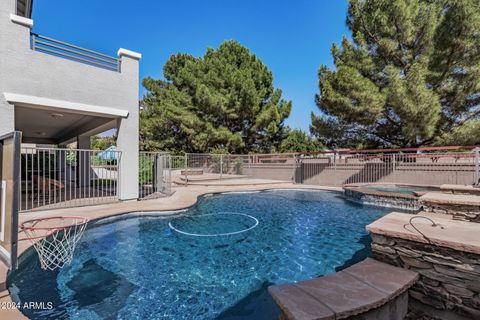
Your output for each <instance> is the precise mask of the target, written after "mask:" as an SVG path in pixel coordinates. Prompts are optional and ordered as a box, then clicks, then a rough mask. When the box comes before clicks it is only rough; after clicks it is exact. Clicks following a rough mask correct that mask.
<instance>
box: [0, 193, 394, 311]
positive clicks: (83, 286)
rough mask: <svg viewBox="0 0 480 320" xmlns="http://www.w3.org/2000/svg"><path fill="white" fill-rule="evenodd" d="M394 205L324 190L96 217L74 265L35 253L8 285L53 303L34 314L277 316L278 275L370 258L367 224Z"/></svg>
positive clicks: (213, 199)
mask: <svg viewBox="0 0 480 320" xmlns="http://www.w3.org/2000/svg"><path fill="white" fill-rule="evenodd" d="M385 213H386V211H385V210H384V209H381V208H374V207H367V206H365V207H363V206H361V205H357V204H353V203H349V202H346V201H345V200H343V199H342V198H341V196H339V195H337V194H335V193H329V192H320V191H297V190H271V191H264V192H259V193H246V194H233V193H231V194H222V195H214V196H207V197H202V198H201V199H200V200H199V202H198V204H197V205H196V206H194V207H192V208H191V209H189V210H187V211H184V212H180V213H177V214H174V215H171V216H160V215H158V214H155V213H149V214H146V215H145V214H128V215H123V216H122V217H121V218H116V219H112V218H109V219H105V220H101V221H99V222H96V223H91V225H90V228H89V229H87V231H86V232H85V234H84V236H83V237H82V239H81V240H80V242H79V244H78V247H77V249H76V251H75V257H74V259H73V262H72V264H71V265H70V266H66V267H64V268H63V269H61V270H59V271H58V270H57V271H54V272H48V271H43V270H41V269H40V265H39V262H38V258H37V256H36V254H31V255H27V257H26V258H24V259H23V261H22V263H21V264H20V267H19V269H18V270H17V271H16V272H14V273H13V274H11V275H10V277H9V283H8V286H9V290H10V293H11V295H12V297H13V299H14V301H16V302H20V303H24V302H31V301H35V302H45V305H47V303H48V302H50V303H52V304H53V308H52V309H48V308H44V309H35V308H31V309H28V308H24V309H22V312H23V313H24V314H25V315H26V316H28V317H29V318H31V319H256V320H257V319H276V318H278V316H279V314H280V311H279V309H278V307H277V306H276V305H275V303H274V301H273V300H272V298H271V297H270V296H269V294H268V292H267V287H268V286H269V285H272V284H281V283H287V282H293V281H300V280H306V279H310V278H313V277H317V276H322V275H326V274H330V273H333V272H335V271H337V270H340V269H342V268H345V267H347V266H349V265H351V264H353V263H355V262H358V261H360V260H363V259H364V258H365V257H366V256H368V255H369V254H370V252H369V246H370V238H369V237H368V235H367V233H366V231H365V225H367V224H368V223H370V222H372V221H374V220H376V219H378V218H379V217H381V216H382V215H384V214H385ZM257 222H258V223H257Z"/></svg>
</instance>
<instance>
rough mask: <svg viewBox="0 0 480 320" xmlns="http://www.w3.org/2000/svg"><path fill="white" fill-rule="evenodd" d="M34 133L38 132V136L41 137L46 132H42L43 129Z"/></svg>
mask: <svg viewBox="0 0 480 320" xmlns="http://www.w3.org/2000/svg"><path fill="white" fill-rule="evenodd" d="M35 133H36V134H38V135H39V136H42V137H43V136H46V135H47V133H46V132H43V131H37V132H35Z"/></svg>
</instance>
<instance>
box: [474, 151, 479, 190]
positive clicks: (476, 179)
mask: <svg viewBox="0 0 480 320" xmlns="http://www.w3.org/2000/svg"><path fill="white" fill-rule="evenodd" d="M479 161H480V148H478V147H477V148H475V172H474V175H473V178H474V180H475V181H473V184H474V185H476V186H478V185H479V182H480V181H479V180H480V176H479V175H480V172H479V171H480V163H479Z"/></svg>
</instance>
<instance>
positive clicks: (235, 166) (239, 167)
mask: <svg viewBox="0 0 480 320" xmlns="http://www.w3.org/2000/svg"><path fill="white" fill-rule="evenodd" d="M250 157H251V156H250V155H238V154H236V155H234V154H208V153H187V154H185V161H186V164H185V169H184V170H182V172H181V179H182V180H183V181H184V182H186V183H187V182H188V181H195V180H223V179H239V178H245V177H248V176H249V175H248V173H247V172H246V170H245V168H246V167H247V166H248V165H249V164H250V163H251V161H250V160H249V158H250Z"/></svg>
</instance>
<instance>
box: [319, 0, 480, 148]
mask: <svg viewBox="0 0 480 320" xmlns="http://www.w3.org/2000/svg"><path fill="white" fill-rule="evenodd" d="M347 25H348V27H349V28H350V30H351V32H352V41H350V40H348V39H346V38H344V39H343V41H342V44H341V46H340V47H338V46H336V45H333V46H332V55H333V59H334V64H335V69H334V70H332V69H330V68H328V67H326V66H321V67H320V69H319V72H318V75H319V88H320V94H319V95H317V96H316V102H317V105H318V107H319V109H320V110H321V111H322V113H323V115H321V116H316V115H314V114H312V125H311V131H312V133H313V134H314V135H316V136H317V137H318V138H319V139H320V141H322V142H323V143H324V144H325V145H327V146H328V147H372V146H385V147H417V146H422V145H432V144H475V143H479V142H480V119H479V115H480V105H479V103H480V5H479V2H478V0H462V1H455V0H391V1H377V0H350V2H349V9H348V17H347Z"/></svg>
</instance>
